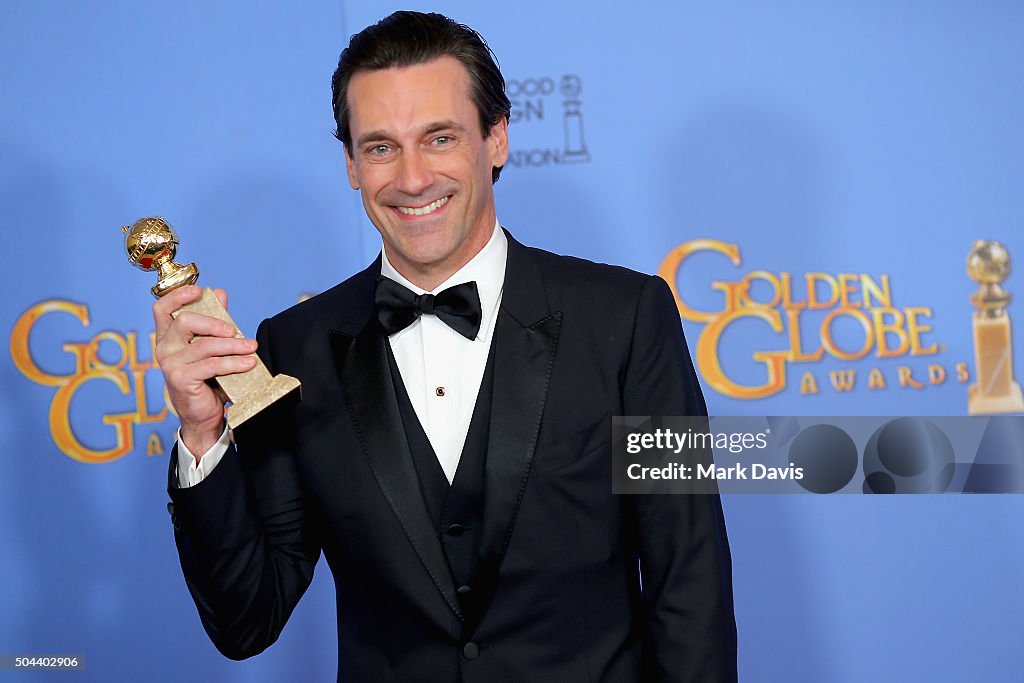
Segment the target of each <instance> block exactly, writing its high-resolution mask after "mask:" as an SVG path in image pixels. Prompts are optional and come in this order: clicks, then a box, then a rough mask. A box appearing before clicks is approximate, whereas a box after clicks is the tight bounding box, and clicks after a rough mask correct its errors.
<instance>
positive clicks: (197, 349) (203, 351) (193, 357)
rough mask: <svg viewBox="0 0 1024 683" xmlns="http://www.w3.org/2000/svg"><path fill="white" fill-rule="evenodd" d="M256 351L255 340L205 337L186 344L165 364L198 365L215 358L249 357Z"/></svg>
mask: <svg viewBox="0 0 1024 683" xmlns="http://www.w3.org/2000/svg"><path fill="white" fill-rule="evenodd" d="M255 351H256V340H255V339H243V338H234V337H209V336H204V337H198V338H196V339H194V340H193V341H192V343H191V344H185V345H184V346H183V347H182V348H181V350H179V351H178V352H177V353H175V354H174V358H173V359H171V358H168V359H167V361H165V363H171V364H172V365H174V364H183V363H196V362H199V361H201V360H204V359H206V358H211V357H214V356H247V355H249V354H251V353H254V352H255Z"/></svg>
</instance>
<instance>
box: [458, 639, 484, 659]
mask: <svg viewBox="0 0 1024 683" xmlns="http://www.w3.org/2000/svg"><path fill="white" fill-rule="evenodd" d="M462 654H463V655H464V656H465V657H466V659H476V658H477V657H478V656H479V655H480V647H479V646H478V645H477V644H476V643H473V642H469V643H466V644H465V645H463V646H462Z"/></svg>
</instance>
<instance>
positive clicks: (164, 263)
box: [121, 216, 199, 298]
mask: <svg viewBox="0 0 1024 683" xmlns="http://www.w3.org/2000/svg"><path fill="white" fill-rule="evenodd" d="M121 231H122V232H123V233H124V249H125V251H126V252H127V253H128V261H129V262H130V263H131V264H132V265H133V266H135V267H136V268H138V269H140V270H145V271H150V272H152V271H154V270H155V271H157V274H158V275H159V277H160V279H159V280H158V281H157V283H156V284H155V285H154V286H153V287H152V288H151V289H150V290H149V291H151V292H153V296H155V297H158V298H159V297H161V296H163V295H164V294H167V293H168V292H170V291H171V290H174V289H177V288H178V287H182V286H184V285H191V284H193V283H195V281H196V279H198V278H199V269H198V268H197V267H196V264H194V263H190V264H188V265H187V266H183V265H181V264H180V263H175V262H174V256H175V255H176V254H177V252H178V233H176V232H174V228H172V227H171V226H170V224H169V223H168V222H167V221H165V220H164V219H163V218H160V217H159V216H149V217H146V218H140V219H139V220H137V221H135V222H134V223H132V224H131V226H127V225H124V226H121Z"/></svg>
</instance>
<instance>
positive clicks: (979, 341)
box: [967, 240, 1024, 415]
mask: <svg viewBox="0 0 1024 683" xmlns="http://www.w3.org/2000/svg"><path fill="white" fill-rule="evenodd" d="M967 274H968V275H969V276H970V277H971V279H972V280H974V281H975V282H976V283H978V284H979V285H981V287H980V288H979V289H978V291H977V292H975V293H974V294H973V295H971V303H973V304H974V305H975V306H977V307H978V310H977V311H975V312H974V315H973V320H972V324H973V327H974V369H975V373H976V374H977V377H978V381H977V383H976V384H973V385H971V387H970V388H969V389H968V390H967V412H968V413H969V414H971V415H991V414H993V413H1019V412H1024V396H1022V395H1021V390H1020V385H1019V384H1017V382H1015V381H1014V379H1013V338H1012V337H1011V335H1010V315H1009V314H1008V313H1007V312H1006V306H1007V304H1009V303H1010V293H1009V292H1007V291H1006V290H1005V289H1003V288H1002V287H1000V286H999V285H1000V284H1001V283H1002V282H1003V281H1004V280H1005V279H1006V278H1007V277H1008V276H1009V275H1010V254H1009V253H1008V252H1007V251H1006V249H1005V248H1004V247H1003V245H1001V244H1000V243H999V242H990V241H987V240H978V241H977V242H975V243H974V247H973V248H972V249H971V253H970V255H969V256H968V257H967Z"/></svg>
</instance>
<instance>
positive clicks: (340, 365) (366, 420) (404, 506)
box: [331, 265, 462, 619]
mask: <svg viewBox="0 0 1024 683" xmlns="http://www.w3.org/2000/svg"><path fill="white" fill-rule="evenodd" d="M377 272H379V265H378V270H377ZM373 282H374V280H373V279H371V280H370V284H369V291H368V294H367V296H366V297H365V300H366V301H369V302H370V305H369V307H368V308H365V307H364V306H363V305H359V308H360V309H361V310H363V312H365V313H366V316H364V317H363V318H362V322H361V324H360V322H359V321H358V320H353V319H351V318H350V319H349V325H351V326H352V327H350V329H348V330H333V331H332V332H331V348H332V351H333V353H334V359H335V364H336V369H337V372H338V378H339V380H340V382H341V386H342V391H343V393H344V396H345V404H346V407H347V408H348V412H349V414H350V415H351V417H352V422H353V424H354V425H355V429H356V434H357V436H358V438H359V442H360V446H361V448H362V450H363V454H364V455H365V456H366V460H367V462H368V463H369V465H370V469H371V470H372V471H373V475H374V477H375V478H376V479H377V484H378V485H379V486H380V490H381V492H382V493H383V495H384V498H385V499H386V500H387V502H388V505H389V506H390V507H391V509H392V511H394V513H395V516H396V517H397V518H398V521H399V523H400V524H401V526H402V529H403V531H405V534H406V536H408V538H409V542H410V543H411V544H412V546H413V548H414V549H415V551H416V554H417V555H419V558H420V561H421V562H422V563H423V566H424V567H425V568H426V570H427V573H428V574H430V576H431V578H432V579H433V581H434V584H435V585H436V586H437V589H438V590H439V591H440V592H441V595H443V596H444V599H445V602H447V603H448V605H449V606H450V607H451V608H452V610H453V611H454V612H455V614H456V615H457V616H458V617H459V618H460V619H462V611H461V609H460V607H459V603H458V600H457V599H456V592H455V582H454V579H453V578H452V576H451V572H450V571H449V569H448V563H447V561H446V560H445V557H444V551H443V549H442V547H441V541H440V539H439V538H438V535H437V530H436V529H435V528H434V524H433V522H432V520H431V517H430V514H429V513H428V512H427V506H426V503H425V502H424V501H423V496H422V494H421V492H420V486H419V480H418V479H417V476H416V469H415V466H414V465H413V461H412V453H411V452H410V451H409V444H408V442H407V440H406V438H405V430H404V427H403V425H402V416H401V412H400V410H399V407H398V398H397V396H396V395H395V386H394V382H393V381H392V378H391V370H390V367H389V365H388V360H387V348H386V346H385V344H386V343H387V337H386V336H385V335H384V331H383V330H382V329H381V328H380V326H379V325H378V324H377V322H376V319H374V318H373V317H372V314H373V307H372V296H373V289H372V286H373ZM353 328H354V329H353ZM359 328H361V329H359Z"/></svg>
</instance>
